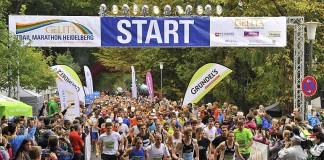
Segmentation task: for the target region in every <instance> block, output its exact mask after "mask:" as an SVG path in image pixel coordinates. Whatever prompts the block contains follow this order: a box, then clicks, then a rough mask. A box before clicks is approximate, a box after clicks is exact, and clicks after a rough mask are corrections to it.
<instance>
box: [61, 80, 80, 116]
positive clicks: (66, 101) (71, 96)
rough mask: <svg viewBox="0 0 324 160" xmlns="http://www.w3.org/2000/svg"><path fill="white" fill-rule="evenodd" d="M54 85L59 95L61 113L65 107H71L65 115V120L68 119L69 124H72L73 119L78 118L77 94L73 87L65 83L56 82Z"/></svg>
mask: <svg viewBox="0 0 324 160" xmlns="http://www.w3.org/2000/svg"><path fill="white" fill-rule="evenodd" d="M56 85H57V90H58V92H59V95H60V102H61V106H62V110H61V111H63V110H64V109H65V108H66V107H68V106H69V105H71V107H70V108H69V109H68V110H67V112H66V113H65V119H68V120H70V121H71V122H73V120H74V119H75V117H79V116H80V105H79V98H78V92H77V91H76V89H75V87H74V86H72V85H71V84H69V83H67V82H63V81H56Z"/></svg>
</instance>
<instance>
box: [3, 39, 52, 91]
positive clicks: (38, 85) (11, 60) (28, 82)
mask: <svg viewBox="0 0 324 160" xmlns="http://www.w3.org/2000/svg"><path fill="white" fill-rule="evenodd" d="M10 39H11V40H10V41H8V44H7V46H8V47H3V48H1V50H0V52H1V53H2V54H0V59H1V63H0V77H1V78H0V89H8V88H11V87H13V86H16V85H17V80H18V76H19V78H20V86H22V87H24V88H29V89H36V90H37V91H40V90H44V89H47V88H48V87H49V86H53V84H54V83H55V79H54V73H53V72H52V71H51V70H50V68H49V66H48V62H49V61H51V60H52V59H51V57H47V58H45V57H44V56H43V53H42V51H41V50H36V49H35V48H32V47H29V46H28V45H23V44H22V42H21V41H19V40H17V39H16V38H14V37H10Z"/></svg>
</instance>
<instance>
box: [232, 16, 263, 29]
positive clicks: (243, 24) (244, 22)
mask: <svg viewBox="0 0 324 160" xmlns="http://www.w3.org/2000/svg"><path fill="white" fill-rule="evenodd" d="M264 26H265V22H264V19H245V18H240V19H235V20H234V28H235V29H264Z"/></svg>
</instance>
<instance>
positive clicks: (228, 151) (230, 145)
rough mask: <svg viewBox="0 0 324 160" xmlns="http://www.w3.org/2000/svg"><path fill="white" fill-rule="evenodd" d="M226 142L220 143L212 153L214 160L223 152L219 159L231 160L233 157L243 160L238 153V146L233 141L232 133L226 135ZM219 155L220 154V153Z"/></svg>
mask: <svg viewBox="0 0 324 160" xmlns="http://www.w3.org/2000/svg"><path fill="white" fill-rule="evenodd" d="M226 137H227V140H226V141H224V142H222V143H221V144H220V145H219V146H218V147H217V148H216V150H215V152H214V159H215V160H217V157H218V154H219V152H221V151H224V152H223V155H221V157H222V158H223V159H224V160H233V159H235V157H239V159H241V160H245V159H244V158H243V157H242V155H241V154H240V152H239V151H238V148H239V144H238V143H236V142H235V141H234V132H233V131H229V132H228V133H227V135H226ZM220 154H221V153H220Z"/></svg>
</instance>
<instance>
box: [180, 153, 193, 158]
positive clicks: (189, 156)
mask: <svg viewBox="0 0 324 160" xmlns="http://www.w3.org/2000/svg"><path fill="white" fill-rule="evenodd" d="M182 157H183V160H192V159H193V152H190V153H183V154H182Z"/></svg>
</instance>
